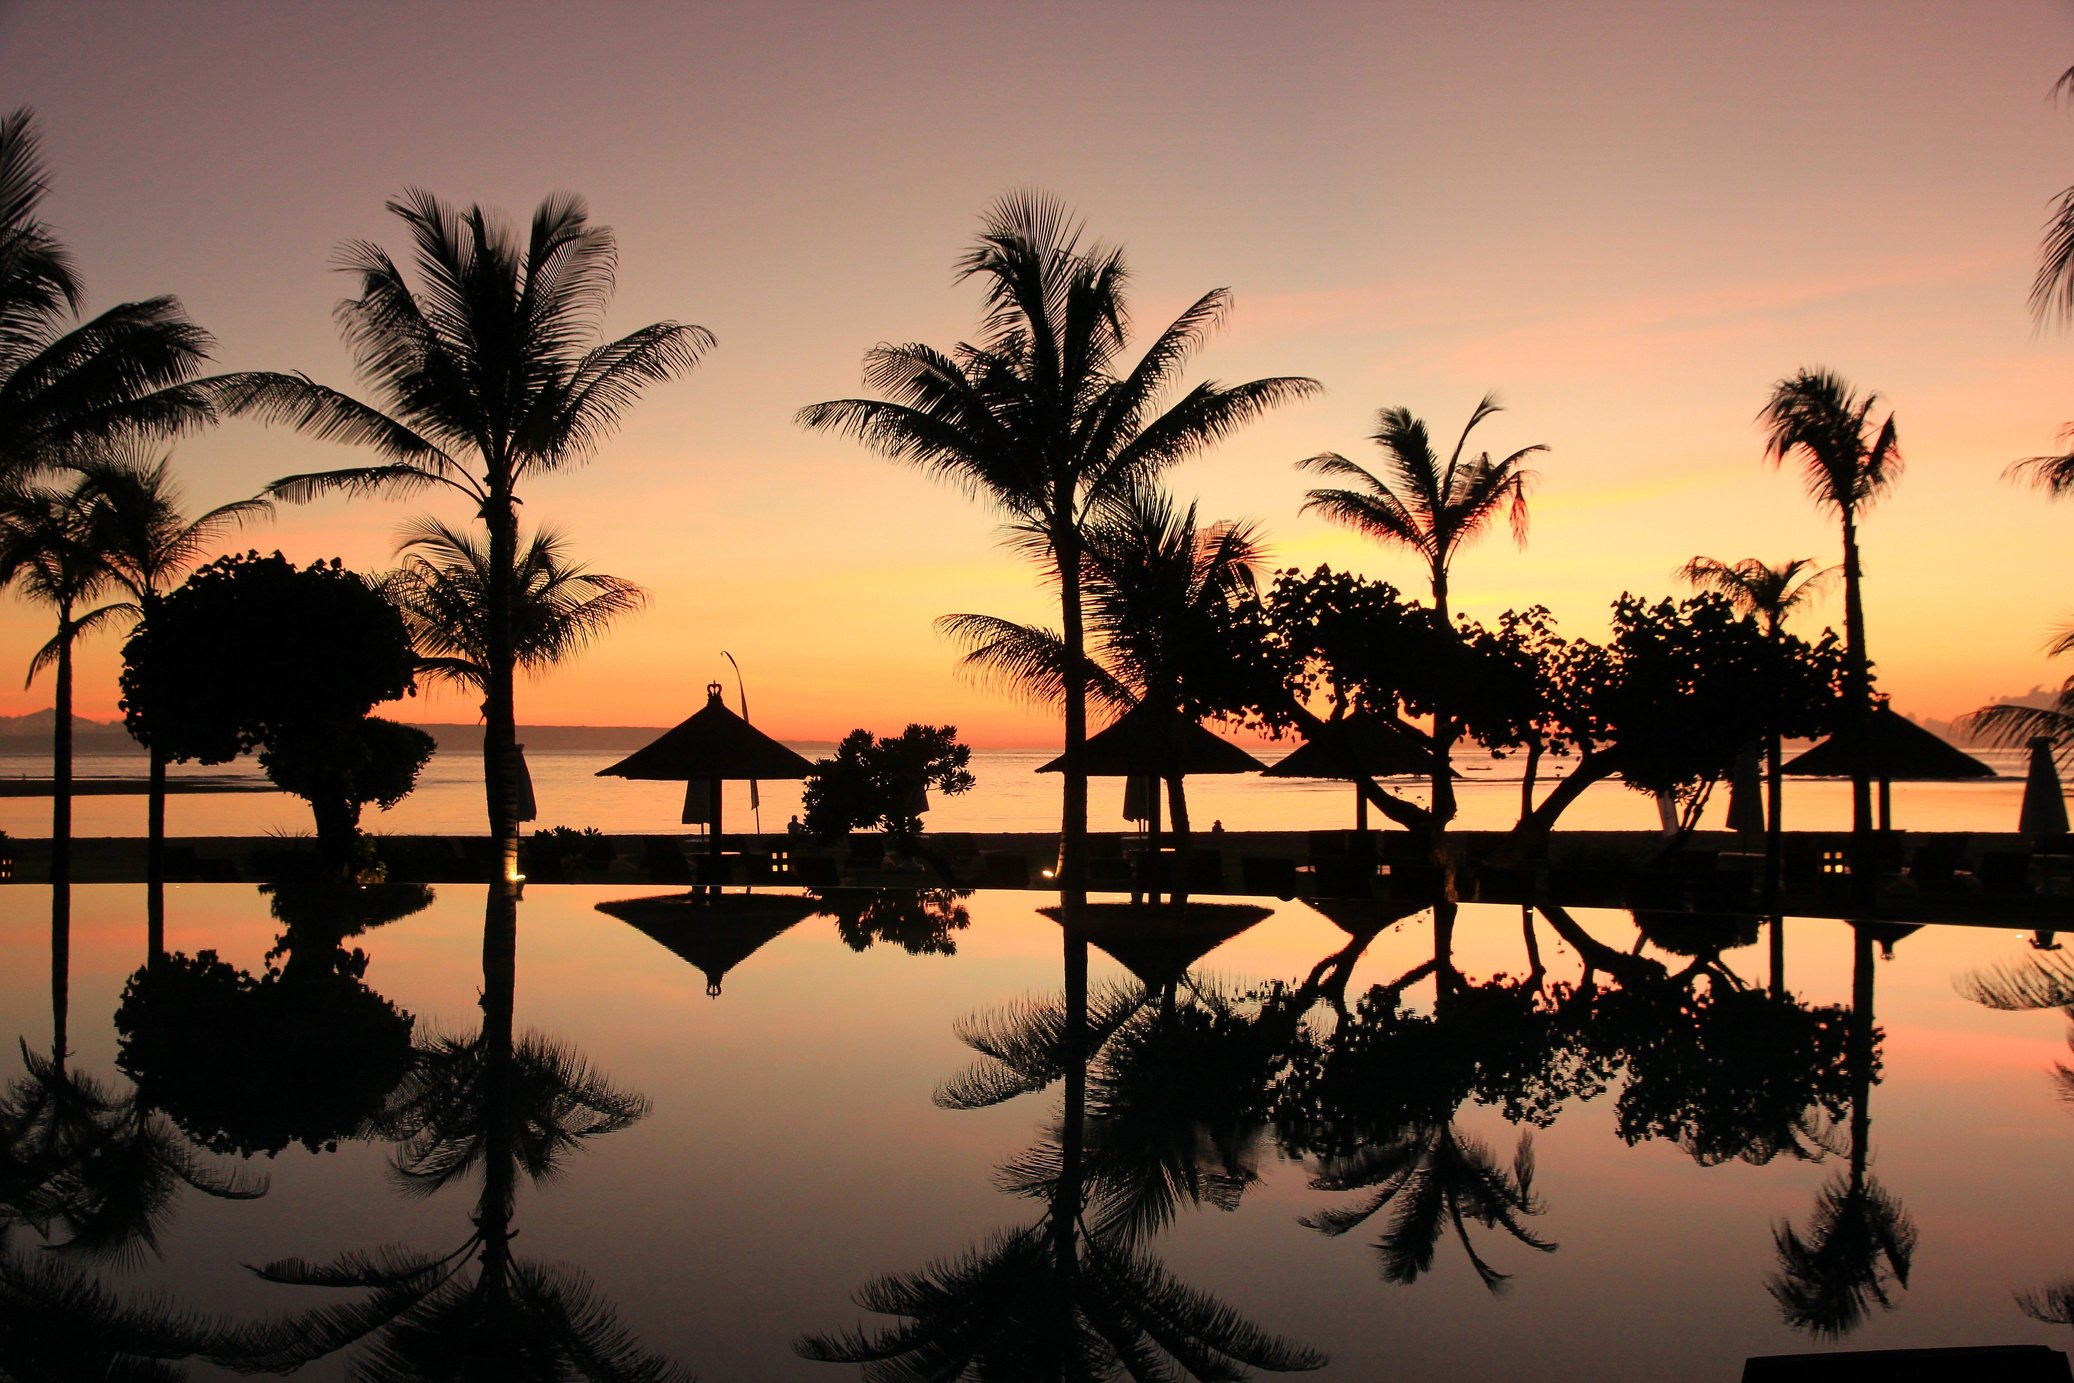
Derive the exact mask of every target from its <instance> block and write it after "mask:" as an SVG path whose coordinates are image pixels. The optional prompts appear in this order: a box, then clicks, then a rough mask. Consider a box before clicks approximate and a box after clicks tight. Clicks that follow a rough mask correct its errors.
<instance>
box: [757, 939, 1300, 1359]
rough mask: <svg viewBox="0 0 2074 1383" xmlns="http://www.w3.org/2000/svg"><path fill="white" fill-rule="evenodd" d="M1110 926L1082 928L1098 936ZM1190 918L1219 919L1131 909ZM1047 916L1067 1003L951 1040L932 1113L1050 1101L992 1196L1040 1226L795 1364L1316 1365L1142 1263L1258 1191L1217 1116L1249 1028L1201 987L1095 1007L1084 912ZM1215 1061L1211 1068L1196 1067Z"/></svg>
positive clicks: (972, 1028) (880, 1281) (1014, 1009)
mask: <svg viewBox="0 0 2074 1383" xmlns="http://www.w3.org/2000/svg"><path fill="white" fill-rule="evenodd" d="M1121 910H1122V909H1114V908H1102V907H1096V908H1090V909H1089V910H1088V912H1089V914H1091V920H1092V921H1094V922H1096V923H1101V922H1106V921H1109V920H1112V918H1111V916H1109V914H1114V913H1116V912H1118V911H1121ZM1184 910H1185V911H1186V912H1188V913H1192V914H1195V915H1197V916H1201V915H1204V914H1206V913H1208V912H1212V911H1215V910H1214V909H1205V908H1204V907H1203V905H1195V906H1194V907H1193V908H1189V907H1188V905H1174V906H1173V907H1171V908H1169V909H1157V910H1155V909H1139V910H1137V911H1139V912H1140V913H1142V914H1148V915H1149V914H1153V913H1155V912H1156V913H1159V914H1162V915H1164V916H1165V918H1166V920H1168V921H1171V922H1174V923H1175V924H1177V925H1178V924H1179V922H1180V921H1181V917H1180V914H1182V913H1183V911H1184ZM1240 910H1241V911H1245V912H1248V913H1251V914H1253V917H1252V919H1251V920H1254V921H1257V920H1258V919H1259V917H1260V916H1262V915H1265V910H1264V909H1240ZM1047 915H1052V916H1054V917H1055V919H1056V920H1059V921H1060V923H1061V930H1062V933H1063V935H1064V943H1065V957H1064V968H1065V994H1064V998H1063V1001H1059V1002H1055V1001H1051V1000H1048V999H1047V1000H1026V1001H1023V1002H1021V1003H1018V1004H1014V1005H1011V1006H1009V1007H1008V1008H1006V1009H1004V1010H1001V1011H998V1012H996V1013H991V1014H984V1015H981V1016H979V1017H977V1018H975V1019H973V1020H971V1021H968V1022H967V1023H964V1024H961V1025H960V1030H959V1036H960V1037H961V1038H962V1039H963V1040H964V1041H966V1042H967V1043H968V1044H969V1045H971V1046H972V1047H973V1048H974V1049H975V1050H977V1051H978V1052H980V1054H981V1058H982V1059H981V1061H980V1062H979V1063H978V1064H977V1065H976V1066H975V1067H974V1068H973V1069H972V1070H970V1071H968V1072H966V1073H964V1074H963V1075H961V1076H959V1077H956V1078H954V1079H953V1080H951V1081H949V1082H947V1083H946V1084H945V1086H944V1087H943V1088H942V1089H941V1090H940V1091H939V1092H938V1096H937V1099H938V1103H939V1104H942V1105H945V1106H946V1107H950V1108H977V1107H980V1106H984V1105H989V1104H995V1103H999V1102H1001V1101H1003V1100H1007V1099H1010V1098H1013V1097H1015V1096H1017V1095H1021V1094H1025V1093H1034V1092H1036V1091H1039V1090H1043V1089H1046V1088H1048V1087H1049V1086H1051V1085H1052V1084H1053V1083H1055V1082H1060V1083H1062V1084H1063V1095H1064V1101H1063V1109H1062V1117H1061V1118H1060V1121H1059V1123H1058V1124H1057V1126H1056V1127H1055V1128H1054V1129H1053V1130H1052V1131H1051V1132H1050V1133H1049V1134H1048V1135H1047V1136H1046V1137H1044V1138H1043V1139H1041V1140H1040V1141H1039V1142H1038V1143H1037V1145H1036V1146H1034V1147H1033V1148H1031V1149H1029V1150H1028V1151H1026V1152H1025V1153H1023V1154H1022V1155H1020V1156H1018V1157H1017V1158H1015V1159H1013V1160H1011V1161H1010V1162H1009V1163H1008V1164H1007V1165H1006V1166H1004V1167H1002V1168H1001V1170H1000V1173H999V1176H998V1178H997V1180H998V1183H999V1184H1000V1186H1001V1187H1002V1189H1003V1190H1004V1191H1007V1192H1009V1193H1010V1194H1014V1195H1019V1196H1023V1197H1026V1198H1028V1199H1031V1200H1035V1201H1037V1202H1038V1203H1039V1204H1040V1205H1041V1206H1042V1207H1043V1209H1042V1212H1041V1214H1040V1216H1039V1218H1038V1219H1037V1221H1036V1222H1035V1223H1034V1224H1031V1225H1027V1226H1024V1227H1020V1228H1017V1229H1013V1230H1009V1231H1006V1232H1004V1233H1001V1234H997V1235H995V1236H994V1237H993V1238H991V1239H989V1240H987V1241H986V1242H985V1243H983V1244H981V1245H979V1246H977V1247H975V1248H972V1249H969V1250H967V1251H966V1252H965V1253H963V1254H961V1255H960V1256H958V1257H957V1258H954V1259H949V1260H945V1261H939V1262H937V1263H933V1264H931V1265H929V1266H928V1267H927V1268H924V1269H923V1270H921V1271H920V1272H912V1273H902V1274H896V1275H891V1276H887V1277H881V1278H877V1279H875V1280H873V1281H872V1282H870V1283H867V1284H866V1285H865V1286H864V1287H863V1288H862V1289H861V1290H860V1291H859V1292H858V1293H857V1297H856V1300H857V1304H858V1305H860V1306H861V1307H863V1308H864V1309H865V1310H868V1311H872V1312H875V1313H877V1314H880V1315H886V1316H899V1317H904V1318H905V1321H904V1322H903V1323H902V1324H899V1325H894V1326H889V1327H886V1328H884V1329H882V1330H879V1331H877V1332H866V1331H863V1330H851V1331H844V1332H841V1333H839V1334H834V1335H818V1334H817V1335H808V1336H805V1337H803V1338H802V1339H801V1340H800V1341H799V1342H798V1346H797V1348H798V1349H799V1352H800V1353H801V1354H802V1355H804V1356H805V1357H807V1358H809V1359H814V1360H818V1361H822V1362H826V1363H859V1364H865V1365H867V1366H868V1374H867V1376H869V1377H874V1378H879V1377H883V1378H940V1379H950V1378H967V1377H982V1378H1031V1379H1105V1378H1116V1377H1122V1376H1129V1377H1134V1378H1148V1377H1190V1378H1202V1379H1209V1378H1220V1379H1221V1378H1237V1377H1242V1376H1244V1370H1245V1369H1246V1368H1248V1367H1251V1368H1257V1369H1265V1370H1269V1371H1274V1372H1285V1371H1291V1370H1298V1369H1313V1368H1318V1367H1321V1366H1322V1365H1323V1364H1324V1362H1325V1359H1324V1356H1323V1355H1320V1354H1318V1353H1317V1352H1316V1351H1313V1350H1310V1349H1307V1348H1305V1347H1303V1346H1301V1345H1297V1344H1295V1343H1293V1342H1290V1341H1287V1340H1283V1339H1281V1338H1280V1337H1278V1336H1275V1335H1273V1334H1271V1333H1269V1332H1267V1331H1265V1330H1263V1329H1261V1328H1259V1327H1258V1326H1255V1325H1253V1324H1251V1323H1250V1322H1248V1321H1246V1320H1244V1319H1243V1318H1241V1317H1240V1316H1239V1315H1238V1314H1237V1313H1236V1312H1235V1311H1234V1310H1233V1309H1232V1308H1231V1307H1229V1306H1227V1305H1225V1304H1224V1303H1222V1302H1220V1301H1218V1300H1217V1299H1216V1298H1215V1297H1213V1296H1211V1295H1209V1294H1208V1293H1206V1292H1203V1291H1200V1290H1198V1289H1196V1288H1192V1287H1189V1286H1187V1285H1186V1284H1184V1283H1182V1282H1180V1281H1178V1280H1177V1279H1175V1278H1174V1277H1173V1276H1172V1275H1171V1274H1170V1273H1168V1272H1167V1270H1166V1269H1165V1267H1164V1266H1162V1265H1161V1264H1160V1263H1159V1261H1158V1260H1157V1259H1156V1258H1154V1257H1153V1256H1152V1255H1151V1254H1150V1253H1149V1251H1148V1250H1147V1247H1146V1245H1147V1243H1148V1241H1149V1240H1150V1239H1151V1237H1152V1236H1153V1234H1155V1233H1156V1232H1157V1231H1158V1229H1159V1228H1160V1227H1162V1226H1163V1225H1165V1224H1166V1223H1167V1222H1168V1221H1169V1220H1170V1219H1171V1217H1172V1215H1173V1213H1174V1210H1175V1209H1176V1207H1177V1206H1178V1204H1179V1202H1180V1200H1181V1199H1182V1198H1183V1197H1186V1198H1188V1199H1189V1200H1191V1201H1192V1202H1194V1203H1198V1204H1200V1203H1202V1202H1204V1201H1207V1202H1209V1203H1210V1204H1213V1205H1217V1206H1220V1207H1221V1208H1225V1209H1230V1208H1233V1207H1234V1206H1236V1204H1237V1201H1238V1197H1239V1195H1240V1194H1242V1193H1243V1190H1244V1188H1245V1187H1246V1186H1247V1185H1249V1184H1251V1182H1252V1181H1253V1180H1255V1174H1254V1172H1253V1169H1252V1166H1251V1163H1250V1159H1249V1156H1248V1148H1249V1140H1247V1139H1245V1138H1243V1137H1241V1138H1234V1137H1233V1136H1232V1134H1233V1131H1234V1130H1235V1129H1236V1128H1239V1127H1241V1126H1243V1125H1245V1124H1246V1123H1248V1122H1249V1121H1248V1120H1247V1119H1245V1117H1244V1114H1243V1112H1242V1111H1234V1109H1233V1106H1232V1103H1231V1096H1232V1094H1233V1093H1234V1092H1235V1091H1238V1090H1240V1088H1241V1087H1242V1086H1244V1084H1245V1082H1243V1081H1240V1082H1236V1083H1232V1082H1227V1081H1225V1080H1224V1079H1221V1077H1222V1076H1223V1075H1224V1074H1225V1072H1227V1071H1229V1070H1232V1069H1234V1067H1236V1068H1238V1069H1243V1068H1244V1066H1245V1064H1246V1063H1245V1062H1244V1061H1240V1062H1237V1063H1231V1062H1228V1061H1224V1060H1223V1058H1225V1057H1228V1056H1229V1055H1231V1054H1232V1053H1233V1052H1234V1051H1245V1050H1247V1048H1248V1046H1249V1043H1248V1042H1247V1040H1246V1028H1247V1024H1246V1023H1245V1022H1244V1021H1243V1020H1240V1019H1238V1017H1237V1015H1236V1011H1235V1010H1234V1009H1233V1008H1232V1007H1231V1006H1230V1005H1229V1004H1228V1002H1227V1001H1225V1000H1224V999H1223V998H1222V997H1221V996H1218V995H1216V994H1215V993H1214V991H1212V990H1209V989H1208V988H1207V987H1202V988H1194V989H1193V990H1192V993H1193V998H1194V1002H1191V1003H1190V1004H1188V1005H1177V1004H1174V1003H1170V1002H1162V1001H1161V990H1162V989H1164V988H1165V987H1166V986H1165V985H1163V984H1148V985H1146V986H1144V987H1142V988H1136V987H1121V988H1115V989H1105V990H1102V991H1100V992H1096V993H1090V990H1089V986H1088V942H1089V930H1088V928H1087V927H1086V926H1083V925H1079V924H1077V923H1076V921H1074V920H1072V919H1077V918H1078V917H1079V915H1080V914H1079V910H1077V909H1075V910H1072V911H1065V910H1056V909H1054V910H1047ZM1228 921H1229V919H1227V924H1228ZM1185 982H1186V981H1185V980H1180V979H1178V978H1177V980H1176V984H1177V985H1178V984H1181V983H1185ZM1168 997H1169V998H1171V997H1172V996H1171V994H1170V995H1169V996H1168ZM1211 1053H1216V1054H1217V1057H1218V1059H1217V1060H1211V1061H1207V1062H1202V1061H1201V1057H1203V1056H1208V1055H1210V1054H1211ZM1199 1062H1200V1064H1198V1063H1199ZM1200 1075H1207V1076H1208V1079H1207V1080H1198V1079H1194V1078H1193V1077H1196V1076H1200ZM1251 1088H1252V1090H1253V1091H1255V1092H1257V1091H1258V1089H1259V1088H1260V1086H1259V1084H1258V1083H1255V1084H1254V1085H1253V1086H1252V1087H1251ZM1240 1103H1241V1104H1243V1103H1244V1096H1243V1095H1242V1096H1241V1100H1240ZM1234 1112H1238V1113H1239V1114H1240V1117H1239V1118H1237V1119H1236V1120H1235V1119H1233V1118H1231V1117H1230V1116H1231V1115H1232V1114H1233V1113H1234ZM1250 1122H1252V1123H1253V1124H1255V1125H1257V1123H1258V1119H1257V1117H1256V1118H1255V1119H1253V1120H1251V1121H1250Z"/></svg>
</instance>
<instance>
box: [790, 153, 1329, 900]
mask: <svg viewBox="0 0 2074 1383" xmlns="http://www.w3.org/2000/svg"><path fill="white" fill-rule="evenodd" d="M1081 237H1082V229H1081V226H1080V225H1079V223H1077V222H1075V221H1073V220H1072V219H1071V218H1070V217H1069V215H1068V214H1067V212H1066V210H1065V208H1064V207H1063V206H1061V205H1060V204H1059V203H1058V202H1057V201H1055V200H1054V199H1052V198H1050V197H1047V196H1044V195H1042V194H1038V193H1031V192H1020V193H1011V194H1009V195H1007V196H1005V197H1003V198H1002V199H1001V200H1000V201H999V202H997V203H995V204H994V205H993V206H992V207H991V208H989V210H988V211H987V213H986V216H985V219H984V223H983V226H982V229H981V232H980V237H979V243H978V244H977V245H975V246H974V247H973V248H972V249H971V250H970V251H968V252H967V253H966V255H965V256H964V257H963V258H962V259H961V260H960V261H959V263H958V277H959V278H960V279H961V280H962V279H968V278H976V279H978V280H980V282H981V284H982V285H983V287H984V289H985V303H986V312H985V316H984V318H983V319H982V321H981V333H980V339H979V341H978V342H977V343H976V344H973V343H961V344H959V345H958V346H956V347H955V348H953V349H952V350H951V351H950V352H948V353H946V352H943V351H939V350H935V349H933V348H931V347H928V346H923V345H912V344H910V345H889V344H882V345H879V346H876V347H874V348H873V349H872V350H871V351H869V352H868V353H867V354H866V355H865V358H864V378H865V382H866V383H867V384H868V385H869V386H871V387H872V388H874V389H876V390H878V391H879V392H880V393H882V394H885V395H888V396H889V397H886V398H871V399H836V400H832V401H830V402H827V403H817V404H814V405H812V406H811V407H808V408H805V409H802V410H801V411H800V413H799V421H800V423H801V424H802V425H803V426H805V427H809V428H816V429H829V430H834V431H837V432H842V433H847V434H848V435H850V436H853V437H855V438H857V439H858V440H859V441H861V442H863V443H864V444H865V445H866V446H868V447H870V448H872V449H873V450H874V451H877V452H879V453H880V454H882V455H884V456H886V457H888V458H890V459H892V460H895V461H902V462H906V463H908V464H910V465H914V466H918V467H920V468H921V469H923V470H925V471H928V472H930V473H932V474H934V475H935V476H937V477H938V478H940V479H943V480H945V481H948V482H950V483H951V484H953V485H956V486H958V487H959V488H960V489H963V490H965V491H966V492H967V493H969V494H972V495H974V496H976V497H981V498H984V499H986V500H987V501H988V502H990V503H991V504H992V505H993V506H994V507H995V508H996V509H997V510H999V511H1000V512H1001V514H1002V515H1003V516H1004V518H1005V519H1006V521H1007V526H1008V530H1009V533H1010V535H1011V538H1012V540H1013V541H1014V542H1015V543H1016V544H1017V545H1018V546H1020V547H1022V548H1023V549H1025V550H1026V551H1029V552H1031V553H1032V554H1034V555H1035V556H1037V557H1038V559H1039V560H1040V561H1042V562H1043V563H1044V564H1045V566H1046V569H1047V573H1048V574H1049V575H1051V576H1052V577H1055V578H1056V579H1057V581H1058V584H1059V620H1060V630H1059V637H1060V640H1061V643H1062V645H1063V648H1064V651H1065V666H1064V676H1063V679H1062V680H1063V683H1064V700H1065V759H1066V764H1065V775H1064V776H1065V800H1064V803H1063V807H1062V811H1061V829H1060V836H1061V846H1062V850H1061V858H1060V879H1059V881H1060V885H1061V887H1062V888H1063V889H1064V890H1066V891H1067V892H1068V894H1069V895H1071V894H1073V893H1075V892H1076V891H1077V890H1080V889H1083V888H1084V887H1085V880H1086V854H1087V764H1086V758H1085V751H1084V746H1085V744H1086V742H1087V682H1088V674H1087V655H1086V627H1085V618H1084V612H1083V609H1082V574H1083V557H1084V556H1085V552H1086V540H1085V535H1086V529H1087V525H1088V521H1089V519H1090V518H1091V517H1092V516H1093V515H1094V514H1096V513H1097V512H1099V511H1100V510H1101V509H1102V507H1103V506H1104V505H1105V504H1107V503H1109V502H1110V501H1112V500H1114V499H1115V498H1116V497H1118V496H1120V495H1123V494H1124V493H1126V492H1128V491H1129V490H1131V489H1133V488H1135V487H1138V486H1140V485H1142V484H1144V483H1145V482H1146V481H1148V480H1150V479H1151V478H1152V477H1154V476H1155V475H1157V474H1158V473H1159V472H1161V471H1164V470H1165V469H1167V468H1168V467H1169V466H1172V465H1174V464H1175V463H1177V462H1179V461H1182V460H1185V459H1187V458H1188V457H1190V456H1192V455H1195V454H1196V453H1198V452H1201V451H1203V450H1204V449H1206V448H1207V447H1209V446H1210V445H1211V444H1212V443H1214V442H1216V441H1218V440H1219V439H1220V438H1222V437H1224V436H1226V435H1227V434H1228V433H1230V432H1231V431H1232V430H1233V429H1234V428H1237V427H1238V426H1240V425H1241V424H1243V423H1246V422H1248V421H1250V420H1252V419H1253V418H1256V417H1258V416H1259V415H1260V414H1261V413H1263V412H1265V411H1266V410H1267V409H1269V408H1271V407H1273V406H1274V405H1276V404H1278V403H1282V402H1285V401H1287V400H1290V399H1296V398H1303V397H1306V396H1308V395H1310V394H1312V393H1315V392H1316V391H1317V388H1318V386H1317V383H1316V382H1315V381H1313V380H1308V379H1296V378H1281V377H1277V378H1268V379H1257V380H1253V381H1251V382H1250V383H1246V384H1239V385H1234V386H1231V387H1228V388H1227V387H1222V386H1219V385H1217V384H1214V383H1208V382H1205V383H1202V384H1198V385H1195V386H1194V387H1193V388H1190V389H1189V390H1187V391H1186V392H1185V393H1183V394H1182V396H1181V397H1180V398H1179V399H1178V400H1175V401H1173V402H1172V403H1171V404H1170V405H1168V406H1165V407H1164V408H1163V407H1162V405H1163V404H1167V398H1168V396H1169V395H1170V394H1171V393H1172V392H1173V391H1174V389H1175V388H1176V387H1177V386H1178V384H1179V379H1180V373H1181V369H1182V367H1183V365H1184V364H1185V363H1186V362H1187V360H1188V358H1189V357H1190V356H1191V355H1193V354H1194V352H1195V351H1196V349H1197V348H1198V347H1200V346H1201V344H1202V343H1203V341H1204V340H1205V339H1206V338H1207V337H1208V335H1209V334H1210V332H1212V331H1213V330H1215V329H1216V327H1217V326H1218V325H1219V324H1221V323H1222V321H1223V320H1224V316H1225V314H1226V313H1227V312H1228V311H1229V310H1230V306H1231V295H1230V294H1229V293H1228V292H1227V291H1226V290H1224V289H1221V288H1219V289H1213V290H1212V291H1210V292H1208V293H1205V294H1204V295H1203V296H1202V297H1200V298H1198V299H1197V300H1196V301H1195V302H1194V303H1193V304H1191V305H1190V306H1189V307H1188V308H1187V310H1185V311H1184V312H1182V314H1181V315H1180V316H1179V317H1177V318H1175V319H1174V321H1173V322H1172V323H1171V324H1169V325H1168V326H1167V327H1166V329H1165V330H1163V331H1162V332H1161V333H1160V334H1159V336H1158V337H1157V338H1155V340H1154V341H1153V343H1152V345H1151V346H1150V347H1149V348H1148V349H1147V350H1146V351H1145V353H1144V354H1143V355H1142V356H1140V357H1139V358H1138V360H1137V362H1136V363H1135V364H1127V363H1126V362H1125V361H1124V359H1123V351H1124V349H1125V345H1126V342H1127V339H1128V336H1129V326H1130V318H1129V313H1128V311H1127V310H1126V307H1125V303H1124V289H1125V286H1126V284H1127V282H1128V279H1129V273H1128V271H1127V269H1126V268H1125V265H1124V259H1123V254H1122V252H1121V251H1120V250H1117V249H1114V248H1111V247H1107V246H1101V245H1091V246H1083V243H1082V238H1081Z"/></svg>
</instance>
